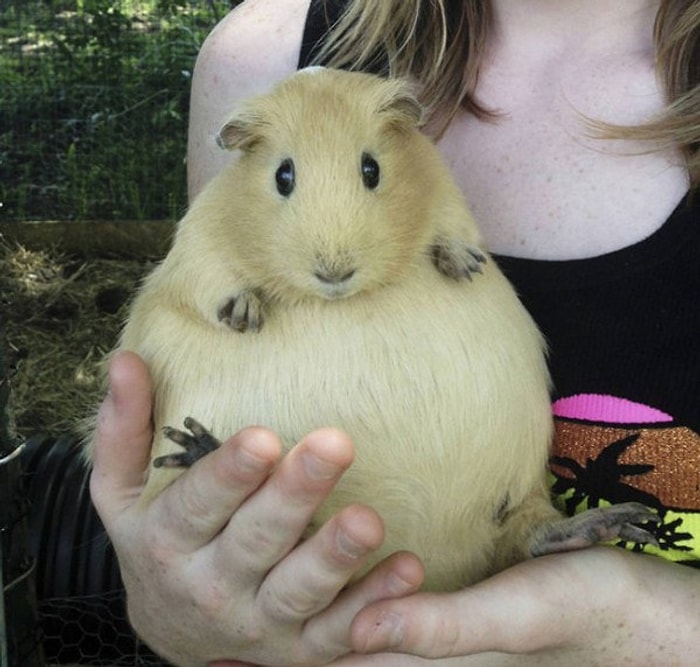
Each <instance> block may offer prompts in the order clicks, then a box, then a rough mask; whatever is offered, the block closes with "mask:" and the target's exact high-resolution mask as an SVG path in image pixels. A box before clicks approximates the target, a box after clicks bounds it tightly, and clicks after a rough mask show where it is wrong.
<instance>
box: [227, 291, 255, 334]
mask: <svg viewBox="0 0 700 667" xmlns="http://www.w3.org/2000/svg"><path fill="white" fill-rule="evenodd" d="M262 311H263V307H262V300H261V299H260V297H259V296H258V295H257V294H256V292H255V291H254V290H251V289H244V290H242V291H240V292H238V294H235V295H234V296H232V297H231V298H230V299H229V300H228V301H227V302H226V303H225V304H224V305H223V306H221V308H219V312H218V313H217V315H218V318H219V322H224V323H226V324H228V326H230V327H231V328H232V329H234V330H235V331H240V332H244V331H253V332H258V331H260V329H261V328H262V325H263V312H262Z"/></svg>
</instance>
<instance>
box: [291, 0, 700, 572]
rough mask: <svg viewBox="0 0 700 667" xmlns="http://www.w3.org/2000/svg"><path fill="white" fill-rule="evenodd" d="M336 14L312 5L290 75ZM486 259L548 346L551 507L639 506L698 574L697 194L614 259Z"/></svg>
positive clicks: (673, 554)
mask: <svg viewBox="0 0 700 667" xmlns="http://www.w3.org/2000/svg"><path fill="white" fill-rule="evenodd" d="M344 4H345V3H344V2H342V0H335V1H334V2H323V0H312V2H311V7H310V10H309V14H308V16H307V22H306V27H305V31H304V39H303V42H302V48H301V53H300V57H299V66H300V67H305V66H307V65H309V64H311V62H312V59H313V57H314V54H315V53H316V51H317V48H318V46H319V44H320V43H322V40H323V37H324V35H325V34H326V33H327V32H328V30H329V28H330V27H331V26H332V25H333V23H334V22H335V21H336V20H337V18H338V17H339V15H340V12H341V11H342V7H343V6H344ZM495 259H496V261H497V262H498V264H499V265H500V266H501V268H502V269H503V271H504V273H505V274H506V275H507V276H508V278H509V279H510V280H511V282H512V283H513V285H514V286H515V288H516V290H517V291H518V293H519V295H520V297H521V299H522V301H523V303H524V304H525V306H526V307H527V309H528V310H529V311H530V313H531V314H532V316H533V317H534V319H535V321H536V322H537V324H538V325H539V327H540V329H541V330H542V331H543V333H544V335H545V337H546V339H547V342H548V345H549V351H550V355H549V363H550V371H551V373H552V378H553V381H554V395H553V397H552V400H553V411H554V415H555V422H556V433H557V438H556V443H555V447H554V455H553V458H552V466H551V467H552V472H553V478H552V480H553V486H552V488H553V491H554V494H555V496H556V500H557V504H558V505H559V506H560V507H561V508H562V509H564V510H565V511H567V512H568V513H574V512H577V511H582V510H584V509H588V508H589V507H596V506H599V505H604V504H609V503H619V502H625V501H631V500H634V501H639V502H643V503H645V504H647V505H649V506H651V507H654V508H656V509H657V510H658V511H659V512H660V513H661V515H662V517H663V519H664V522H663V525H661V526H660V528H659V529H658V531H657V539H658V540H659V544H660V549H659V550H658V551H659V553H661V555H663V556H665V557H666V558H669V559H671V560H676V561H680V562H685V563H687V564H693V565H700V193H697V194H696V196H695V197H693V196H692V195H691V194H688V195H686V197H684V199H683V200H682V201H681V202H680V203H679V204H678V206H677V208H676V209H675V210H674V212H673V213H672V214H671V216H670V217H669V218H668V220H667V221H666V222H665V223H664V224H663V225H662V226H661V227H660V228H659V229H658V230H657V231H656V232H655V233H653V234H652V235H651V236H649V237H648V238H646V239H645V240H643V241H641V242H639V243H636V244H634V245H631V246H629V247H626V248H623V249H621V250H618V251H616V252H611V253H607V254H605V255H601V256H599V257H593V258H590V259H581V260H571V261H539V260H530V259H520V258H514V257H504V256H497V257H496V258H495ZM645 551H649V552H656V551H657V550H656V549H654V548H653V547H648V546H647V547H645Z"/></svg>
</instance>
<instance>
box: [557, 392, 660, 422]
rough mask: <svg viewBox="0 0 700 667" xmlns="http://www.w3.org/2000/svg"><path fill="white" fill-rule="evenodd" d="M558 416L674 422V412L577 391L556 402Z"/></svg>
mask: <svg viewBox="0 0 700 667" xmlns="http://www.w3.org/2000/svg"><path fill="white" fill-rule="evenodd" d="M552 410H553V412H554V416H555V417H562V418H564V419H582V420H585V421H591V422H598V423H605V424H660V423H668V422H672V421H673V417H671V415H668V414H666V413H665V412H662V411H661V410H657V409H656V408H651V407H649V406H647V405H643V404H641V403H635V402H634V401H630V400H628V399H626V398H618V397H616V396H606V395H604V394H575V395H574V396H567V397H565V398H560V399H559V400H558V401H555V402H554V404H553V405H552Z"/></svg>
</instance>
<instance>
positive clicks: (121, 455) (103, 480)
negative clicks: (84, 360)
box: [90, 352, 153, 526]
mask: <svg viewBox="0 0 700 667" xmlns="http://www.w3.org/2000/svg"><path fill="white" fill-rule="evenodd" d="M152 391H153V388H152V383H151V377H150V375H149V372H148V368H147V367H146V364H145V363H144V362H143V360H142V359H141V358H140V357H139V356H137V355H136V354H134V353H133V352H118V353H117V354H115V355H114V357H113V358H112V360H111V362H110V366H109V391H108V393H107V396H106V397H105V399H104V401H103V402H102V405H101V406H100V409H99V412H98V415H97V426H96V430H95V436H94V454H93V456H94V460H93V471H92V476H91V478H90V491H91V494H92V499H93V502H94V504H95V507H96V508H97V510H98V512H99V514H100V516H101V517H102V519H103V521H104V522H105V525H107V526H108V525H109V524H110V523H111V520H112V519H113V518H115V517H116V516H117V515H118V514H119V513H120V511H121V510H123V509H124V508H125V507H128V506H129V505H131V504H132V503H133V501H134V499H135V498H136V497H138V495H139V494H140V492H141V489H142V487H143V483H144V479H145V474H146V471H147V469H148V464H149V460H150V451H151V442H152V440H153V426H152V423H151V413H152Z"/></svg>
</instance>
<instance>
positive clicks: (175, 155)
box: [0, 0, 237, 667]
mask: <svg viewBox="0 0 700 667" xmlns="http://www.w3.org/2000/svg"><path fill="white" fill-rule="evenodd" d="M235 4H237V2H236V1H235V0H200V1H196V0H149V1H147V0H143V1H137V0H0V235H1V234H2V222H3V221H9V220H12V221H16V220H19V221H22V220H57V219H58V220H68V221H70V220H120V219H130V220H139V219H144V220H145V219H163V218H168V219H176V218H178V217H180V215H181V213H182V210H183V209H184V207H185V205H186V188H185V168H186V167H185V162H184V157H185V149H186V134H187V111H188V106H189V86H190V78H191V74H192V70H193V66H194V61H195V58H196V54H197V52H198V50H199V47H200V45H201V43H202V41H203V39H204V38H205V36H206V34H207V33H208V32H209V31H210V30H211V28H212V27H213V26H214V25H215V24H216V22H217V21H218V20H220V19H221V18H222V17H223V16H224V15H225V14H226V12H228V11H229V10H230V8H231V7H232V6H233V5H235ZM0 297H2V298H0V301H3V302H4V296H3V295H0ZM6 305H7V304H4V303H0V307H2V306H6ZM6 315H7V311H6V309H5V312H4V313H3V312H0V325H1V324H2V318H3V317H5V316H6ZM0 328H2V327H0ZM3 344H4V343H3V340H2V339H0V353H1V352H2V346H3ZM1 356H2V355H1V354H0V357H1ZM0 370H2V369H0ZM8 382H9V373H0V390H2V391H0V394H2V396H0V397H3V396H4V390H5V389H6V388H7V385H8ZM9 412H10V411H9V410H6V408H5V403H4V402H3V405H2V415H3V416H4V415H5V414H9ZM0 430H1V429H0ZM0 435H1V436H2V438H1V439H0V478H1V479H0V482H2V484H1V485H0V486H1V487H2V488H0V491H2V494H0V501H1V502H0V565H1V566H2V567H0V581H1V582H2V585H3V596H2V598H0V602H2V604H0V667H19V666H22V667H25V666H31V667H34V666H35V665H43V664H46V665H54V664H71V665H115V666H116V665H146V666H149V667H150V666H153V667H155V666H160V665H163V664H165V663H163V662H162V661H161V660H160V659H159V658H157V657H156V656H155V655H154V654H153V653H151V652H150V651H149V650H148V648H147V647H146V646H145V645H144V644H143V643H142V642H140V641H139V639H138V638H137V637H136V636H135V635H134V633H133V631H132V630H131V628H130V627H129V623H128V619H127V616H126V610H125V600H124V593H123V589H122V585H121V581H120V578H119V573H118V567H117V562H116V556H115V555H114V552H113V550H112V548H111V546H110V545H109V543H108V541H107V539H106V536H105V534H104V530H103V528H102V526H101V524H100V522H99V518H98V517H97V515H96V513H95V510H94V508H93V507H92V505H91V503H90V499H89V493H88V487H87V475H86V473H85V470H84V468H83V467H82V465H81V464H80V462H79V457H78V443H77V439H76V438H75V437H74V436H72V435H70V434H64V433H52V434H50V435H49V436H44V435H33V436H30V437H29V438H25V439H24V442H23V443H22V445H23V448H22V455H21V456H14V454H13V458H12V465H6V464H5V463H4V462H3V459H5V458H7V452H8V451H9V452H12V451H14V450H13V447H15V445H17V444H19V443H18V442H16V441H17V440H18V438H17V436H16V434H14V435H10V436H7V435H6V434H2V433H0Z"/></svg>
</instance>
